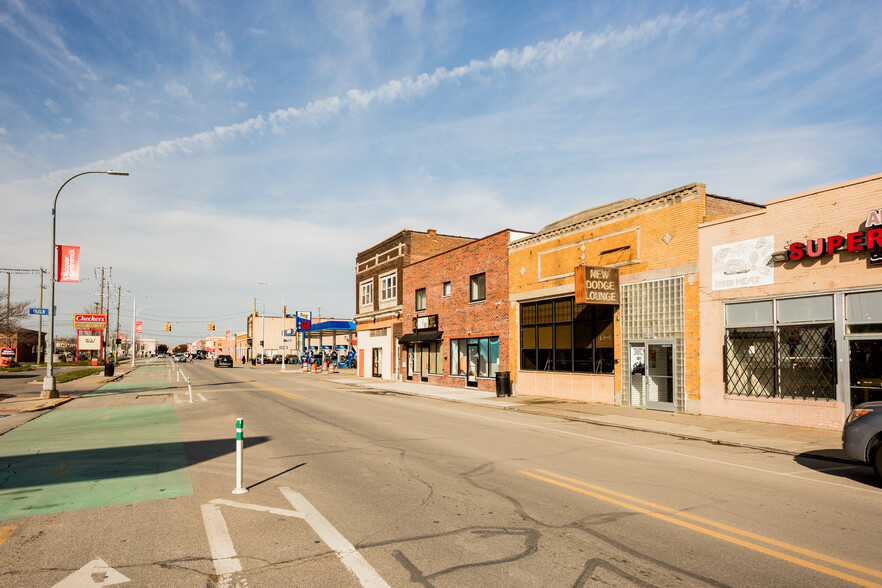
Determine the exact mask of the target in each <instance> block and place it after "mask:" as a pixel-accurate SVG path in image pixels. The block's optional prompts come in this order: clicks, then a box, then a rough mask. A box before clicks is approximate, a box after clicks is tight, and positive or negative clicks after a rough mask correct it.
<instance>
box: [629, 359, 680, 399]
mask: <svg viewBox="0 0 882 588" xmlns="http://www.w3.org/2000/svg"><path fill="white" fill-rule="evenodd" d="M629 351H630V353H629V358H628V360H629V363H628V365H629V369H630V380H631V385H630V396H631V406H637V407H641V408H651V409H654V410H666V411H671V412H673V411H675V410H676V400H675V397H674V384H675V382H674V344H673V342H668V341H652V342H648V341H641V342H635V343H631V345H630V346H629Z"/></svg>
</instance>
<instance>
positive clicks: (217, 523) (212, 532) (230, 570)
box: [202, 503, 242, 583]
mask: <svg viewBox="0 0 882 588" xmlns="http://www.w3.org/2000/svg"><path fill="white" fill-rule="evenodd" d="M202 520H203V522H204V523H205V534H206V535H207V536H208V546H209V548H211V559H212V560H213V561H214V571H215V572H217V575H218V576H222V577H223V576H227V578H226V580H227V583H229V579H230V578H229V577H230V576H232V574H234V573H236V572H241V571H242V563H241V562H240V561H239V556H238V555H237V554H236V549H235V548H234V547H233V540H232V539H230V531H229V529H227V522H226V521H225V520H224V517H223V515H222V514H221V512H220V508H219V507H218V506H217V505H216V504H211V503H209V504H203V505H202ZM222 579H223V578H222Z"/></svg>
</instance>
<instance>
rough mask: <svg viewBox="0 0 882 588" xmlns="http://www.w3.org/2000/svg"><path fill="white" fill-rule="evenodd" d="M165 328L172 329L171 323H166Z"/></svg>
mask: <svg viewBox="0 0 882 588" xmlns="http://www.w3.org/2000/svg"><path fill="white" fill-rule="evenodd" d="M165 330H166V331H171V323H165Z"/></svg>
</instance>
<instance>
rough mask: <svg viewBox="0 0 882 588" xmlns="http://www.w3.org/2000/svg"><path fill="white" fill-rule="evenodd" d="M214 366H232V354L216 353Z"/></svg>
mask: <svg viewBox="0 0 882 588" xmlns="http://www.w3.org/2000/svg"><path fill="white" fill-rule="evenodd" d="M214 367H233V356H232V355H218V356H217V357H216V358H214Z"/></svg>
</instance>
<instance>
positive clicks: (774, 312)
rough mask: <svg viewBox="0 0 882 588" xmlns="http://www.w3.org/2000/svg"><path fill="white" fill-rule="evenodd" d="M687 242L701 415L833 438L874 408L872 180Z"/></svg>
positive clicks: (875, 210)
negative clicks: (694, 256) (692, 260)
mask: <svg viewBox="0 0 882 588" xmlns="http://www.w3.org/2000/svg"><path fill="white" fill-rule="evenodd" d="M698 233H699V274H700V279H699V284H700V290H699V317H700V324H701V334H700V357H701V367H700V389H701V412H702V414H708V415H718V416H728V417H736V418H744V419H751V420H758V421H767V422H776V423H785V424H791V425H799V426H807V427H823V428H830V429H836V428H839V427H841V426H842V424H843V422H844V419H845V417H846V416H847V414H848V411H849V410H850V409H851V407H852V406H854V405H856V404H858V403H860V402H865V401H868V400H882V174H879V175H874V176H870V177H866V178H861V179H857V180H852V181H849V182H844V183H842V184H837V185H834V186H827V187H824V188H819V189H816V190H810V191H807V192H803V193H800V194H794V195H792V196H786V197H784V198H778V199H775V200H771V201H769V202H767V204H766V208H765V210H760V211H756V212H750V213H747V214H742V215H739V216H735V217H730V218H724V219H721V220H716V221H713V222H708V223H705V224H703V225H701V226H700V227H699V231H698Z"/></svg>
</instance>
